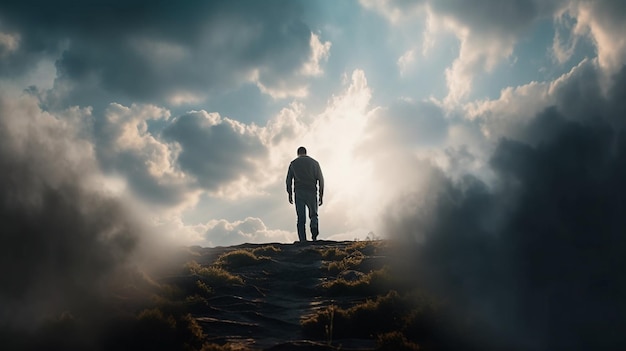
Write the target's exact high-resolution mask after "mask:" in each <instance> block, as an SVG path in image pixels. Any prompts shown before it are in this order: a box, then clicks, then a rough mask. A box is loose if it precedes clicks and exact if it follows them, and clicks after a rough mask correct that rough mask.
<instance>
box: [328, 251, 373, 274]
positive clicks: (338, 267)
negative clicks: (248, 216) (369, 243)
mask: <svg viewBox="0 0 626 351" xmlns="http://www.w3.org/2000/svg"><path fill="white" fill-rule="evenodd" d="M364 258H365V256H364V255H363V254H362V253H361V252H360V251H353V252H351V253H350V254H349V255H347V256H345V257H344V258H342V259H341V261H332V262H329V263H328V265H327V269H328V271H329V272H331V273H338V272H343V271H345V270H348V269H353V268H355V267H358V265H360V264H361V262H363V259H364Z"/></svg>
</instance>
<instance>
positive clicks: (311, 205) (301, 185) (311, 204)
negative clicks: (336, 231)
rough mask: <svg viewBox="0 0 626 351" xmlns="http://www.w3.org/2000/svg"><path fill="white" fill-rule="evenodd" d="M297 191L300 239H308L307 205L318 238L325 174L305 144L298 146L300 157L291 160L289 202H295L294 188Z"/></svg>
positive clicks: (288, 183)
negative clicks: (308, 153)
mask: <svg viewBox="0 0 626 351" xmlns="http://www.w3.org/2000/svg"><path fill="white" fill-rule="evenodd" d="M292 182H293V185H294V190H295V193H296V214H297V216H298V221H297V228H298V239H299V240H300V241H306V232H305V229H304V227H305V224H306V217H305V215H306V214H305V207H308V209H309V219H310V220H311V236H312V237H313V241H315V240H317V236H318V235H319V233H320V231H319V225H318V221H317V207H318V206H322V203H323V201H322V198H323V197H324V176H323V175H322V169H321V168H320V164H319V163H318V162H317V161H315V160H314V159H312V158H311V157H309V156H307V155H306V149H305V148H304V147H303V146H300V147H299V148H298V157H297V158H296V159H295V160H293V161H291V163H290V164H289V170H288V171H287V193H289V203H290V204H293V197H292V188H291V185H292ZM318 183H319V194H320V197H319V202H318V201H317V191H318V188H317V185H318Z"/></svg>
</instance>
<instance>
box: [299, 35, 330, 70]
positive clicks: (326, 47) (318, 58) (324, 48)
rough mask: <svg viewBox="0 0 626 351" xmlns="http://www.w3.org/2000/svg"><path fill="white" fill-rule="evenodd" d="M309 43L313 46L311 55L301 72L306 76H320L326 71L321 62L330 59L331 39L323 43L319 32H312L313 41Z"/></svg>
mask: <svg viewBox="0 0 626 351" xmlns="http://www.w3.org/2000/svg"><path fill="white" fill-rule="evenodd" d="M309 45H310V47H311V56H310V57H309V60H308V61H307V62H305V63H304V64H303V65H302V69H301V70H300V73H301V74H303V75H305V76H319V75H321V74H322V73H324V70H322V67H321V66H320V63H321V62H322V61H326V60H328V55H330V47H331V46H332V44H331V42H329V41H326V42H324V43H322V42H321V41H320V37H319V36H318V35H317V34H315V33H311V42H310V44H309Z"/></svg>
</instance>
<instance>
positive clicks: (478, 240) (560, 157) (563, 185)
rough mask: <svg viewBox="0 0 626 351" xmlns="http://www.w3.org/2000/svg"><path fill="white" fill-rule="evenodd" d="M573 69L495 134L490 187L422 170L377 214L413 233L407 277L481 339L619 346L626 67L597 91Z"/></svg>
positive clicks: (625, 240) (623, 303)
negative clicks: (421, 183) (507, 134)
mask: <svg viewBox="0 0 626 351" xmlns="http://www.w3.org/2000/svg"><path fill="white" fill-rule="evenodd" d="M582 73H583V74H581V75H579V76H572V77H570V79H569V80H568V81H567V82H565V83H564V84H563V85H562V86H560V87H559V88H557V90H558V91H557V92H555V95H556V96H557V97H558V99H559V100H558V101H557V104H556V106H553V107H550V108H548V109H546V110H545V111H543V112H542V113H540V114H539V115H537V116H536V117H535V118H534V119H533V120H532V122H531V123H530V124H529V125H528V126H527V128H526V129H525V130H524V132H523V133H521V136H520V138H519V140H512V139H502V140H501V141H500V142H499V144H498V147H497V148H496V151H495V152H494V154H493V156H492V158H491V161H490V166H491V168H492V170H493V171H494V173H495V175H496V179H497V181H496V182H495V185H494V186H492V187H488V186H487V185H486V184H484V183H483V182H482V181H480V180H478V179H476V178H474V177H472V176H469V175H468V176H466V177H464V178H461V179H460V180H458V181H452V180H451V179H450V178H448V177H447V176H446V175H445V174H443V172H441V171H439V170H436V169H432V170H431V171H430V172H431V181H430V182H429V184H428V185H429V186H427V187H426V188H425V189H426V190H424V191H423V192H422V193H419V194H418V193H413V194H409V195H407V196H405V197H404V198H403V199H401V200H399V201H398V206H397V207H395V208H394V209H393V211H391V212H390V214H389V216H388V226H389V227H388V230H389V232H390V233H394V234H396V235H398V236H401V237H410V238H414V239H418V240H419V241H421V242H422V243H421V244H419V245H418V248H417V251H416V252H413V253H412V254H413V255H414V257H415V258H414V259H413V260H411V262H412V266H413V268H412V269H413V270H414V271H413V273H414V274H415V276H416V277H418V278H417V280H418V281H419V282H421V283H422V284H424V286H426V287H427V288H428V289H430V290H431V291H433V292H435V293H437V294H439V295H440V296H442V297H444V298H445V299H447V300H448V301H449V302H450V303H451V304H452V305H453V306H454V307H455V308H456V309H457V311H459V316H460V317H459V318H460V319H462V318H469V319H470V320H473V321H474V326H475V327H477V328H478V327H479V328H483V331H484V337H485V339H484V340H488V341H485V345H482V346H487V345H491V346H493V347H495V348H496V349H497V348H501V347H504V348H505V349H520V350H565V349H567V350H586V349H602V350H607V349H623V348H624V346H626V345H625V341H624V338H623V334H622V332H623V330H622V329H623V326H624V325H626V298H625V297H624V296H626V236H625V235H624V233H625V231H626V217H625V216H624V213H626V201H624V196H625V195H626V182H625V181H624V180H625V179H626V132H625V129H624V113H623V112H624V101H625V100H626V95H624V94H625V92H626V90H625V89H624V86H625V83H626V68H623V69H622V71H621V72H620V73H619V74H618V75H617V76H615V77H614V85H613V88H612V89H610V91H609V92H608V95H607V96H602V95H600V93H599V92H594V91H593V89H589V88H587V84H588V86H589V87H591V88H593V87H594V86H596V85H595V84H597V81H598V79H599V78H598V72H597V71H596V74H595V75H594V74H592V72H589V71H587V72H582ZM583 82H584V83H583ZM582 92H585V93H582ZM572 104H573V105H574V106H576V108H571V109H568V108H567V106H571V105H572ZM565 111H567V112H565ZM494 345H495V346H494Z"/></svg>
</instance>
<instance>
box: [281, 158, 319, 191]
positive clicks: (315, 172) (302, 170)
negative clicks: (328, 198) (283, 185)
mask: <svg viewBox="0 0 626 351" xmlns="http://www.w3.org/2000/svg"><path fill="white" fill-rule="evenodd" d="M292 181H293V184H294V188H295V191H296V193H298V191H311V192H317V190H318V189H317V183H318V182H319V194H320V197H322V196H323V195H324V176H323V175H322V169H321V168H320V164H319V163H318V162H317V161H315V160H314V159H312V158H311V157H309V156H306V155H303V156H298V158H296V159H295V160H293V161H291V163H290V164H289V170H287V192H288V193H289V194H291V191H292V189H291V184H292Z"/></svg>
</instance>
